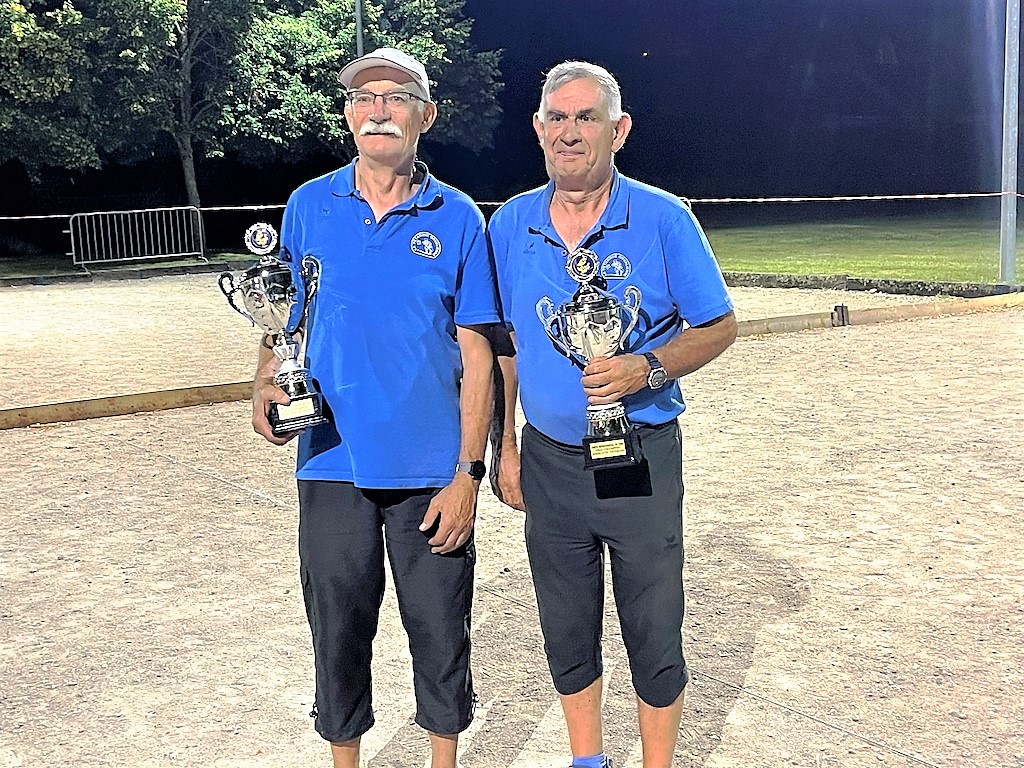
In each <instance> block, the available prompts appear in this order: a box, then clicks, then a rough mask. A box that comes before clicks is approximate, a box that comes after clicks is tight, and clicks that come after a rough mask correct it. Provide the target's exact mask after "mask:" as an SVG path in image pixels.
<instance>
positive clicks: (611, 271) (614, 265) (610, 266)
mask: <svg viewBox="0 0 1024 768" xmlns="http://www.w3.org/2000/svg"><path fill="white" fill-rule="evenodd" d="M632 271H633V265H632V264H630V263H629V259H627V258H626V257H625V256H624V255H623V254H621V253H613V254H611V255H610V256H607V257H605V260H604V261H603V262H601V277H603V278H604V279H605V280H625V279H626V278H627V277H629V274H630V273H631V272H632Z"/></svg>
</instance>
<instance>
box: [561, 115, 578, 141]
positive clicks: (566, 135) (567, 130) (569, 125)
mask: <svg viewBox="0 0 1024 768" xmlns="http://www.w3.org/2000/svg"><path fill="white" fill-rule="evenodd" d="M560 138H561V139H562V142H563V143H565V144H576V143H578V142H579V141H581V138H580V127H579V125H578V124H577V123H576V121H575V120H566V121H565V127H564V128H563V129H562V135H561V137H560Z"/></svg>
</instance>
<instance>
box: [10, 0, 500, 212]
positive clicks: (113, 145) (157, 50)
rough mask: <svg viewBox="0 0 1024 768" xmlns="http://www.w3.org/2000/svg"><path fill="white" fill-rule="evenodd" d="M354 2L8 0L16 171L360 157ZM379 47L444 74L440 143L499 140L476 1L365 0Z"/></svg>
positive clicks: (494, 59) (371, 39)
mask: <svg viewBox="0 0 1024 768" xmlns="http://www.w3.org/2000/svg"><path fill="white" fill-rule="evenodd" d="M353 5H354V3H353V0H306V1H305V2H303V1H302V0H64V2H53V1H52V0H51V1H50V2H46V1H45V0H0V163H2V162H3V161H5V160H7V159H10V158H16V159H19V160H21V161H22V162H23V163H24V164H25V165H26V166H27V167H29V168H34V167H39V166H44V165H50V166H59V167H66V168H84V167H96V166H99V165H101V164H102V163H103V162H104V161H106V160H115V159H116V160H118V161H121V162H132V161H135V160H137V159H140V158H142V157H147V156H150V155H152V154H154V153H157V154H159V153H164V152H167V151H174V152H176V154H177V155H178V157H179V158H180V159H181V163H182V169H183V174H184V177H185V181H186V189H187V192H188V197H189V201H190V202H191V203H192V204H196V205H198V204H199V191H198V182H197V179H196V170H195V168H196V157H197V155H198V156H204V155H205V156H209V157H212V156H218V155H222V154H224V153H225V152H228V151H235V152H237V153H238V154H239V156H241V157H244V158H249V159H251V160H253V161H262V160H264V159H267V158H273V157H276V158H285V159H288V158H291V159H299V158H301V157H303V156H306V155H309V154H310V153H313V152H322V151H324V149H327V150H328V151H330V152H332V153H333V154H335V155H336V156H338V157H339V158H346V157H348V156H349V155H350V153H351V142H350V141H348V136H347V129H346V127H345V124H344V119H343V117H342V114H341V112H342V107H343V104H344V94H343V91H342V88H341V85H340V83H339V82H338V77H337V75H338V71H339V69H340V68H341V66H342V65H343V64H344V63H345V62H346V61H348V60H350V59H351V58H353V57H354V55H355V53H354V52H355V49H356V45H355V34H356V32H355V17H354V8H353ZM362 9H363V29H364V42H365V47H366V50H372V49H373V48H374V47H377V46H381V45H394V46H397V47H402V48H404V49H405V50H407V51H409V52H410V53H412V54H413V55H415V56H417V57H418V58H420V59H421V60H422V61H423V63H424V64H425V66H426V67H427V71H428V72H430V73H431V75H432V76H433V77H435V78H436V80H437V83H436V86H435V89H434V91H435V100H436V101H438V103H439V107H440V118H439V121H438V124H437V125H436V126H435V127H434V129H433V131H432V133H431V134H430V137H431V138H432V139H433V140H434V141H441V142H444V143H458V144H462V145H465V146H467V147H470V148H472V149H474V150H477V149H480V148H484V147H487V146H489V145H490V140H491V133H492V132H493V130H494V127H495V126H496V124H497V120H498V117H499V115H500V112H499V108H498V105H497V100H496V97H497V92H498V89H499V88H500V84H499V80H498V54H497V53H495V52H482V53H481V52H475V51H473V49H472V47H471V46H470V44H469V33H470V29H471V21H470V20H468V19H465V18H463V16H462V1H461V0H379V1H378V2H373V0H365V1H364V2H363V3H362Z"/></svg>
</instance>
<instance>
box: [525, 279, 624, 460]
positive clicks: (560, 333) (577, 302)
mask: <svg viewBox="0 0 1024 768" xmlns="http://www.w3.org/2000/svg"><path fill="white" fill-rule="evenodd" d="M570 274H573V273H572V270H571V269H570ZM584 276H585V275H584ZM592 279H593V276H591V280H592ZM640 301H641V295H640V289H639V288H637V287H635V286H632V285H631V286H629V287H627V288H626V290H625V291H624V293H623V300H622V301H621V302H620V301H619V300H618V299H617V298H616V297H615V296H613V295H612V294H611V293H609V292H607V291H605V290H602V288H600V287H598V286H597V285H595V284H594V282H586V283H581V285H580V287H579V288H578V289H577V291H576V293H574V294H573V296H572V298H571V299H570V300H569V301H567V302H566V303H565V304H562V305H561V306H559V307H555V305H554V302H552V301H551V299H549V298H548V297H547V296H545V297H544V298H542V299H541V300H540V301H539V302H537V307H536V309H537V316H538V317H539V318H540V321H541V322H542V323H543V324H544V330H545V331H546V332H547V335H548V338H550V339H551V342H552V343H553V344H554V345H555V347H556V348H557V349H559V350H560V351H561V352H562V353H563V354H564V355H565V356H566V357H568V358H569V359H570V360H572V361H573V362H574V363H575V364H576V365H577V366H579V368H580V369H581V370H582V369H583V368H586V366H587V364H588V363H589V362H590V360H591V359H593V358H595V357H610V356H612V355H614V354H616V353H617V352H618V351H619V350H620V349H621V348H622V346H623V344H625V341H626V338H627V337H628V336H629V334H630V332H631V331H632V330H633V328H634V327H636V323H637V320H638V319H639V316H640ZM583 457H584V465H585V467H586V468H587V469H602V468H610V467H624V466H632V465H634V464H638V463H639V462H640V460H641V459H642V458H643V455H642V453H641V450H640V443H639V440H638V439H637V437H636V430H635V429H634V428H633V425H632V424H631V423H630V421H629V419H628V418H627V417H626V407H625V406H624V405H623V404H622V403H621V402H614V403H607V404H604V405H588V406H587V434H586V435H585V436H584V438H583Z"/></svg>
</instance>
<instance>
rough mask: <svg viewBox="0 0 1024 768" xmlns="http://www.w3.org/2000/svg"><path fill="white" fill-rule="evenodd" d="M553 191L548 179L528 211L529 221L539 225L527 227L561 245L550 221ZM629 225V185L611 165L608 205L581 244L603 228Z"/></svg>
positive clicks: (621, 227)
mask: <svg viewBox="0 0 1024 768" xmlns="http://www.w3.org/2000/svg"><path fill="white" fill-rule="evenodd" d="M554 193H555V182H553V181H549V182H548V185H547V187H545V189H544V194H542V195H538V196H537V198H536V200H534V202H533V207H532V210H530V212H529V214H528V215H529V219H528V220H529V221H540V222H542V223H541V225H540V226H539V227H533V226H531V227H528V229H529V231H530V233H531V234H534V235H541V236H543V237H545V238H546V239H548V240H550V241H551V242H552V243H554V244H555V245H562V239H561V238H560V237H559V236H558V233H557V232H556V231H555V225H554V224H552V223H551V197H552V195H554ZM628 226H629V185H628V184H623V183H622V177H621V176H619V169H618V168H615V167H614V166H613V167H612V188H611V193H610V194H609V196H608V205H606V206H605V209H604V211H603V212H602V213H601V218H600V219H599V220H598V222H597V225H596V227H595V229H593V230H592V231H591V232H589V233H588V234H587V237H586V238H585V239H584V240H583V245H584V246H585V245H586V243H588V242H590V241H592V240H593V239H594V236H595V235H598V234H600V233H603V232H604V231H605V230H611V229H625V228H626V227H628Z"/></svg>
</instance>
